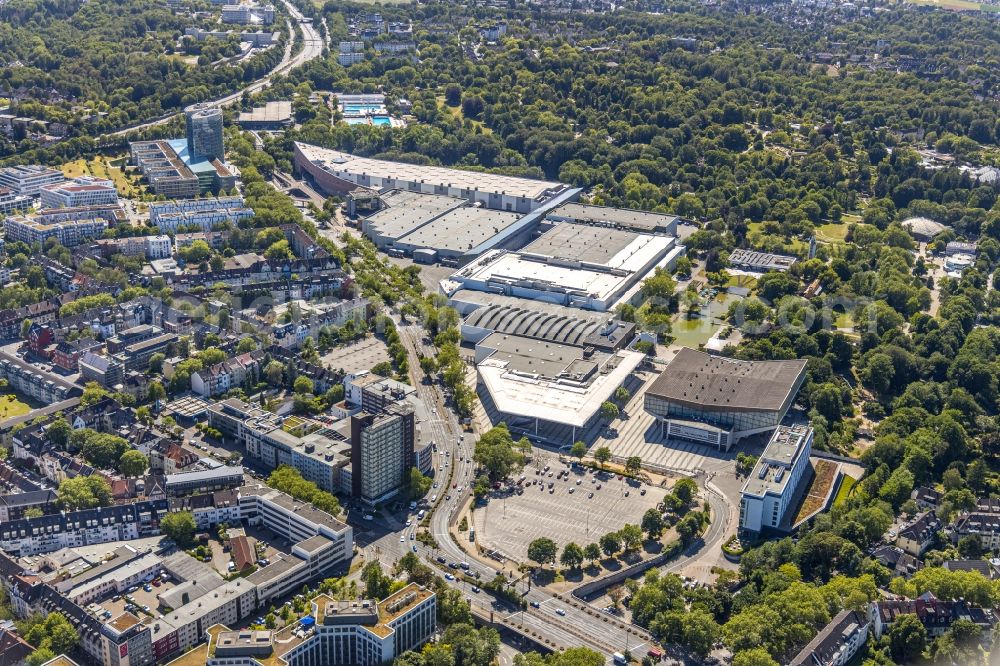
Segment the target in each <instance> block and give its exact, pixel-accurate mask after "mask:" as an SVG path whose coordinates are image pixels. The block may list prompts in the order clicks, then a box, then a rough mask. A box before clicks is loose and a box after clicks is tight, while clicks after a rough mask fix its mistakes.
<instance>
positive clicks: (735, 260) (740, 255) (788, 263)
mask: <svg viewBox="0 0 1000 666" xmlns="http://www.w3.org/2000/svg"><path fill="white" fill-rule="evenodd" d="M796 261H797V259H796V258H795V257H790V256H788V255H784V254H772V253H770V252H757V251H756V250H733V251H732V253H730V255H729V265H730V266H732V267H733V268H739V269H742V270H745V271H751V272H753V273H769V272H771V271H781V272H784V271H787V270H788V269H789V268H791V267H792V266H793V265H794V264H795V262H796Z"/></svg>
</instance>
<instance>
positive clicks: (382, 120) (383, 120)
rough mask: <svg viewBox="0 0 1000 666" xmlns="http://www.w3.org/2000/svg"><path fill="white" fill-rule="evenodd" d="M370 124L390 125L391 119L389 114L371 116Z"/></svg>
mask: <svg viewBox="0 0 1000 666" xmlns="http://www.w3.org/2000/svg"><path fill="white" fill-rule="evenodd" d="M372 125H385V126H389V125H392V120H391V119H390V118H389V116H372Z"/></svg>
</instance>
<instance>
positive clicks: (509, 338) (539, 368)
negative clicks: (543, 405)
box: [479, 333, 608, 381]
mask: <svg viewBox="0 0 1000 666" xmlns="http://www.w3.org/2000/svg"><path fill="white" fill-rule="evenodd" d="M479 344H480V345H481V346H483V347H486V348H489V349H495V350H496V352H495V353H494V354H493V355H491V356H490V359H492V360H494V361H503V362H505V363H506V364H507V369H508V370H512V371H514V372H520V373H523V374H532V375H540V376H542V377H548V378H555V377H560V376H567V375H568V376H570V377H571V378H576V380H577V381H584V380H586V379H587V378H588V377H590V376H591V375H592V374H593V373H594V372H595V371H596V370H597V368H598V367H600V366H601V365H602V364H603V363H604V362H605V361H606V360H607V358H608V355H607V354H603V353H601V352H595V353H594V354H593V356H592V357H591V358H588V359H584V358H583V349H581V348H580V347H572V346H570V345H563V344H559V343H557V342H548V341H546V340H535V339H532V338H523V337H520V336H516V335H505V334H503V333H493V334H491V335H489V336H487V337H486V338H484V339H483V340H482V342H480V343H479Z"/></svg>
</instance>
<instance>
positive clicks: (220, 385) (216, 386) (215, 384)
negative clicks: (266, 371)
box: [191, 351, 264, 397]
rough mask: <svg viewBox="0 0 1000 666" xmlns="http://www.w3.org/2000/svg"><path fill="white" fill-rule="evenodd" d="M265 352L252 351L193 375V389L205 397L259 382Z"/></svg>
mask: <svg viewBox="0 0 1000 666" xmlns="http://www.w3.org/2000/svg"><path fill="white" fill-rule="evenodd" d="M262 358H264V354H263V352H260V351H252V352H247V353H245V354H240V355H239V356H234V357H233V358H231V359H228V360H225V361H223V362H221V363H216V364H215V365H213V366H212V367H210V368H204V369H202V370H199V371H198V372H195V373H193V374H192V375H191V390H192V391H194V392H195V393H197V394H198V395H200V396H203V397H211V396H215V395H220V394H222V393H225V392H226V391H229V390H230V389H233V388H237V387H241V386H246V385H247V384H255V383H257V381H258V379H259V377H260V361H261V359H262Z"/></svg>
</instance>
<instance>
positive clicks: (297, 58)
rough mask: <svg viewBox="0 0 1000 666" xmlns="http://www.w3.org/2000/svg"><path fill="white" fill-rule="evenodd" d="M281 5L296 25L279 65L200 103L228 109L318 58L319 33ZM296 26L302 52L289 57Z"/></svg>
mask: <svg viewBox="0 0 1000 666" xmlns="http://www.w3.org/2000/svg"><path fill="white" fill-rule="evenodd" d="M282 2H283V3H284V5H285V7H286V8H287V9H288V13H289V14H290V15H291V16H292V18H293V19H295V21H296V23H294V24H293V23H292V21H288V23H287V25H288V34H289V36H290V38H289V39H288V41H287V42H286V44H285V53H284V56H283V57H282V58H281V62H280V63H278V65H277V66H276V67H275V68H274V69H272V70H271V71H270V72H269V73H268V74H267V75H266V76H264V77H262V78H259V79H257V80H256V81H253V82H252V83H248V84H247V85H245V86H243V87H242V88H240V89H239V90H237V91H236V92H233V93H229V94H227V95H225V96H223V97H218V98H216V99H213V100H206V101H204V102H202V103H203V104H207V105H208V106H211V107H215V108H221V107H225V106H229V105H231V104H233V103H235V102H238V101H239V100H240V98H242V96H243V93H245V92H247V93H255V92H257V91H258V90H263V89H264V88H266V87H267V86H269V85H271V80H272V79H273V78H274V77H276V76H278V75H280V74H286V73H287V72H289V71H290V70H293V69H295V68H296V67H298V66H299V65H303V64H305V63H307V62H309V61H310V60H312V59H314V58H318V57H320V56H321V55H322V54H323V47H324V43H323V39H322V38H321V37H320V35H319V32H318V31H317V30H316V28H315V27H313V25H312V23H303V22H302V20H303V19H304V18H305V16H304V15H303V14H302V12H300V11H299V10H298V9H296V8H295V6H294V5H293V4H292V3H291V2H290V1H289V0H282ZM295 25H298V26H299V28H300V29H301V30H302V37H303V42H304V43H303V47H302V50H301V51H299V53H298V54H296V55H292V44H293V43H294V41H295V40H294V35H295ZM179 113H180V112H174V113H168V114H167V115H165V116H160V117H159V118H156V119H154V120H150V121H147V122H144V123H141V124H138V125H133V126H132V127H127V128H125V129H123V130H118V131H117V132H112V133H111V134H109V135H108V136H122V135H125V134H129V133H131V132H137V131H140V130H143V129H148V128H150V127H156V126H157V125H165V124H166V123H168V122H170V121H171V120H172V119H174V118H175V117H176V116H177V115H178V114H179Z"/></svg>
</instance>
